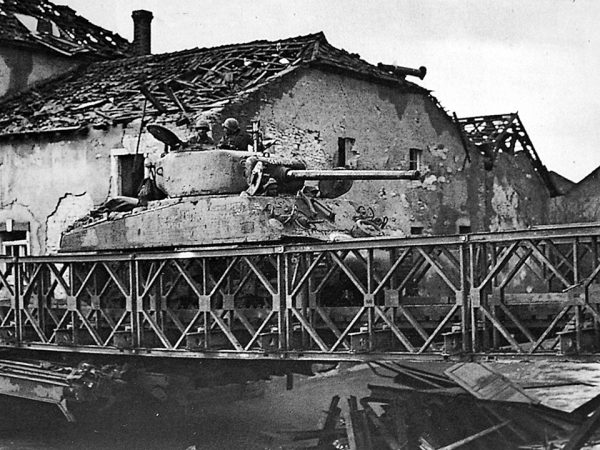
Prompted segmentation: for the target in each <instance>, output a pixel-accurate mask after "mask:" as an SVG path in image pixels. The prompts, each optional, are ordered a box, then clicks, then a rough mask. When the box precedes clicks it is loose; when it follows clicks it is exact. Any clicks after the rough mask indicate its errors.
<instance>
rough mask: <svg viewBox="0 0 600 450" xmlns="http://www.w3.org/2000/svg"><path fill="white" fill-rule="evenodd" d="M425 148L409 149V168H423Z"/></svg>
mask: <svg viewBox="0 0 600 450" xmlns="http://www.w3.org/2000/svg"><path fill="white" fill-rule="evenodd" d="M422 159H423V150H421V149H419V148H411V149H409V150H408V170H421V165H422Z"/></svg>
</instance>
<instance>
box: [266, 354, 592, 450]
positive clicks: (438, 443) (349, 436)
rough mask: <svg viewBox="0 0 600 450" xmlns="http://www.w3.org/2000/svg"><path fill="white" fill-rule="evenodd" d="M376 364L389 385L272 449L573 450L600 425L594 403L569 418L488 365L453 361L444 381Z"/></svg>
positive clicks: (373, 388) (351, 400) (336, 410)
mask: <svg viewBox="0 0 600 450" xmlns="http://www.w3.org/2000/svg"><path fill="white" fill-rule="evenodd" d="M377 365H379V366H380V367H382V368H385V369H387V370H392V371H393V372H394V373H395V374H396V376H394V377H393V378H394V381H395V383H396V384H395V385H390V386H383V385H369V389H370V392H371V393H370V395H369V396H368V397H365V398H363V399H361V400H360V401H358V400H357V398H356V397H354V396H351V397H350V398H349V399H348V401H347V402H348V407H347V411H346V412H342V410H341V409H340V408H339V407H338V404H339V401H340V399H339V397H337V396H335V397H333V399H332V401H331V404H330V407H329V409H328V410H327V411H326V416H325V420H324V421H323V422H322V423H323V425H322V426H321V427H320V428H319V429H317V430H304V431H287V432H284V433H279V434H278V436H279V437H282V436H287V437H288V438H289V439H290V443H289V444H286V445H282V446H280V447H278V448H280V449H291V448H295V449H298V448H302V449H311V450H316V449H349V450H372V449H391V450H401V449H420V450H454V449H499V450H500V449H530V450H533V449H544V450H549V449H557V450H558V449H563V450H566V449H568V450H577V449H582V448H584V445H585V444H586V442H588V441H590V440H593V439H594V434H595V433H596V431H597V430H598V428H599V427H600V407H598V402H599V397H595V398H594V399H592V400H590V401H589V402H587V403H586V404H584V405H582V406H581V407H579V408H577V409H576V410H574V411H572V412H570V413H568V412H564V411H561V410H557V409H553V408H550V407H548V406H544V405H542V404H541V403H540V401H539V400H537V399H536V398H535V397H533V396H531V395H529V394H528V393H526V392H525V389H526V388H525V387H524V386H518V385H516V384H515V383H513V382H511V381H510V380H508V379H507V378H506V377H504V376H502V375H501V374H499V373H497V372H496V371H494V370H493V369H492V368H491V367H489V366H487V365H483V364H479V363H460V364H456V365H454V366H452V367H451V368H449V369H448V370H446V371H445V372H444V373H445V375H440V374H438V373H434V372H427V371H423V370H419V369H415V368H413V367H410V366H402V365H399V364H395V365H393V366H390V365H386V364H382V363H377ZM388 378H389V377H388ZM271 436H275V434H272V435H271ZM298 441H306V442H305V445H304V446H299V445H298V444H299V442H298Z"/></svg>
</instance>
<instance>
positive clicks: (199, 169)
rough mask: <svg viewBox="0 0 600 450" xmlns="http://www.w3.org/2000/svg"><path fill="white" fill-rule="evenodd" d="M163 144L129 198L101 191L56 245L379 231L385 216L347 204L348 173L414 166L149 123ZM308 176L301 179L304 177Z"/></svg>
mask: <svg viewBox="0 0 600 450" xmlns="http://www.w3.org/2000/svg"><path fill="white" fill-rule="evenodd" d="M148 130H149V132H150V133H151V134H152V135H153V136H154V137H156V138H157V139H158V140H160V141H161V142H163V143H164V144H165V152H164V153H163V155H162V156H161V157H160V158H159V159H158V160H157V161H155V162H154V163H153V164H149V163H147V164H146V166H147V167H146V177H145V180H144V183H143V185H142V187H141V189H140V192H139V194H138V198H130V197H116V198H112V199H109V200H108V201H107V202H106V203H105V204H104V205H102V206H101V207H100V208H98V209H97V210H94V211H91V212H90V214H88V215H87V216H86V217H84V218H82V219H80V220H78V221H77V222H76V223H75V224H74V225H72V226H71V227H70V228H69V229H67V230H66V231H65V232H64V233H63V235H62V238H61V251H62V252H89V251H94V252H97V251H118V250H132V249H138V250H139V249H147V250H151V249H164V248H177V249H181V248H195V247H203V246H214V245H244V244H251V243H252V244H260V243H270V244H272V243H274V242H290V241H292V242H293V241H332V240H342V239H344V240H345V239H353V238H363V237H373V236H383V235H386V234H388V233H389V232H390V231H393V230H389V229H387V228H386V224H387V218H385V217H376V216H375V214H374V213H373V210H372V209H371V208H365V207H359V208H357V207H356V206H355V204H354V203H353V202H351V201H350V200H349V199H348V198H347V197H349V196H348V195H344V194H346V193H347V192H348V191H349V190H350V189H351V187H352V183H353V181H354V180H413V179H417V178H418V177H419V173H418V172H417V171H414V170H348V169H332V170H308V169H307V168H306V166H305V164H304V162H302V161H301V160H297V159H291V158H282V157H276V156H272V155H270V154H269V153H268V152H267V151H258V149H259V148H264V146H263V145H262V142H261V140H260V139H258V138H257V137H256V135H255V139H254V146H253V151H239V150H224V149H218V148H216V147H214V146H206V145H186V144H185V143H184V142H182V141H181V140H180V139H179V138H178V137H177V136H176V135H175V134H174V133H172V132H171V131H169V130H168V129H166V128H164V127H161V126H158V125H149V126H148ZM307 182H308V183H307Z"/></svg>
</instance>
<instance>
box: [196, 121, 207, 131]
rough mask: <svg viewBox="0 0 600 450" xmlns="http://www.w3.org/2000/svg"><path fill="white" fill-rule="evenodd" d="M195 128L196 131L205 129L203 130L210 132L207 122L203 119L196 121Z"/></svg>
mask: <svg viewBox="0 0 600 450" xmlns="http://www.w3.org/2000/svg"><path fill="white" fill-rule="evenodd" d="M196 128H197V129H205V130H210V125H209V124H208V122H207V121H206V120H204V119H198V120H197V121H196Z"/></svg>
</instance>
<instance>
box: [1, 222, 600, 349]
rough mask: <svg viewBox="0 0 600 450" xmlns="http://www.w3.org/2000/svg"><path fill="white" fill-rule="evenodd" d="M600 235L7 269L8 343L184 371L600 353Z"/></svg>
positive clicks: (509, 236) (318, 247) (406, 242)
mask: <svg viewBox="0 0 600 450" xmlns="http://www.w3.org/2000/svg"><path fill="white" fill-rule="evenodd" d="M598 235H600V227H598V226H596V225H593V224H590V225H578V226H563V227H547V228H540V229H534V230H525V231H513V232H500V233H485V234H471V235H466V236H448V237H422V238H414V239H365V240H357V241H351V242H340V243H327V244H303V245H285V246H263V247H244V248H233V249H232V248H212V249H204V250H194V251H179V252H166V251H165V252H157V253H139V254H133V253H132V254H116V255H105V254H103V255H60V256H45V257H13V258H3V259H0V345H2V346H5V347H26V348H31V349H40V350H57V351H78V352H89V353H105V354H123V353H126V354H129V353H131V354H138V355H147V356H162V357H165V356H172V357H180V358H181V357H185V358H237V359H243V358H267V359H280V358H292V359H293V358H298V359H300V358H304V359H315V360H343V359H353V360H369V359H376V358H381V357H385V358H407V357H408V358H412V357H420V358H428V357H433V358H439V357H442V356H444V355H448V354H467V355H468V354H473V353H479V354H481V353H485V354H530V355H538V354H539V355H548V354H557V353H559V352H563V353H565V352H576V353H595V352H597V350H598V347H599V346H598V345H597V344H598V338H599V334H600V333H599V330H600V310H599V309H598V303H600V295H599V294H600V281H598V274H599V273H600V263H599V255H598V239H597V236H598Z"/></svg>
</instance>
